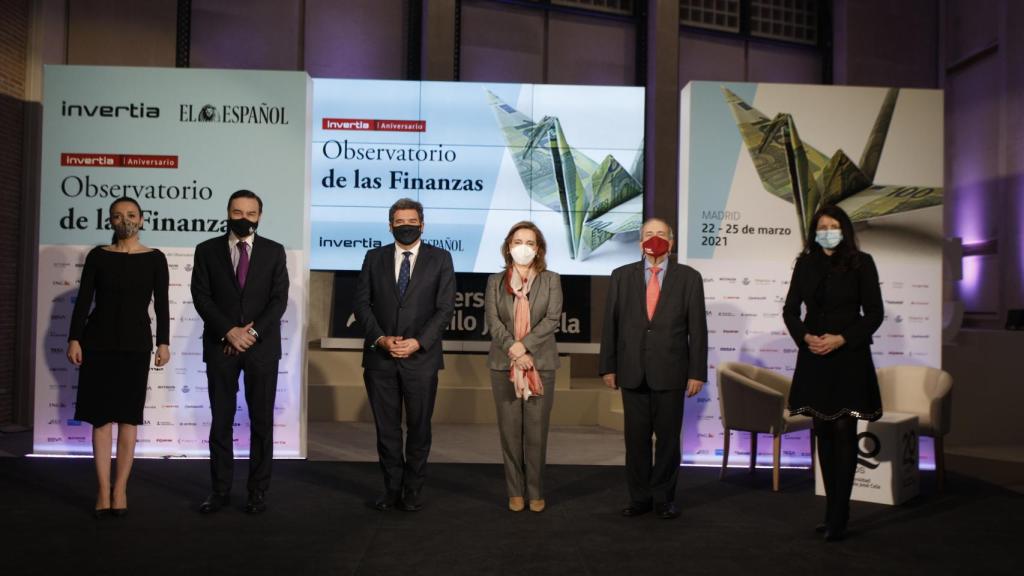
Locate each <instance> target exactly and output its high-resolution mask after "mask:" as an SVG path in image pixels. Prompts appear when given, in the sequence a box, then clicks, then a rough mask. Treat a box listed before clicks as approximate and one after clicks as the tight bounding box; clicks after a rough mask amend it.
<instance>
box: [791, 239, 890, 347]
mask: <svg viewBox="0 0 1024 576" xmlns="http://www.w3.org/2000/svg"><path fill="white" fill-rule="evenodd" d="M859 258H860V264H859V266H857V267H856V268H847V269H845V270H840V269H838V268H836V267H835V266H833V263H832V262H831V259H830V258H829V256H827V255H826V254H825V253H824V252H821V251H815V252H812V253H811V254H805V255H803V256H801V257H800V258H799V259H797V261H796V265H795V266H794V267H793V276H792V279H791V280H790V283H789V292H788V293H787V294H786V304H785V305H784V306H783V308H782V318H783V320H785V322H786V328H788V329H789V334H790V336H792V338H793V341H794V342H796V345H797V346H798V347H800V348H801V349H804V348H807V343H806V342H804V336H805V335H806V334H807V333H811V334H814V335H816V336H820V335H822V334H839V335H841V336H842V337H843V338H844V339H845V340H846V344H845V345H844V346H843V347H844V348H848V349H853V348H861V347H867V346H870V345H871V343H872V341H871V335H872V334H874V333H875V331H876V330H878V327H879V326H881V325H882V320H883V306H882V290H881V288H880V287H879V283H878V269H877V268H876V267H875V261H874V259H872V258H871V256H870V255H869V254H866V253H864V252H861V254H860V256H859ZM801 304H804V305H806V307H807V314H806V316H805V317H804V318H803V319H801V318H800V315H801V308H800V305H801ZM861 309H863V314H861Z"/></svg>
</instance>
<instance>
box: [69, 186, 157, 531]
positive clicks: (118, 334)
mask: <svg viewBox="0 0 1024 576" xmlns="http://www.w3.org/2000/svg"><path fill="white" fill-rule="evenodd" d="M110 224H111V227H113V229H114V238H113V240H112V243H111V244H110V245H109V246H97V247H96V248H93V249H92V251H90V252H89V255H88V256H86V259H85V266H84V267H83V268H82V280H81V283H80V287H79V289H78V300H77V301H76V302H75V309H74V312H73V313H72V315H71V329H70V330H69V336H68V360H70V361H71V363H72V364H74V365H76V366H78V367H79V373H78V398H77V401H76V403H75V419H76V420H82V421H85V422H88V423H90V424H92V426H93V429H92V449H93V458H94V459H95V461H96V478H97V480H98V481H99V492H98V493H97V496H96V508H95V515H96V517H97V518H98V517H101V516H104V515H106V514H108V513H109V514H112V515H114V516H123V515H125V514H126V513H127V512H128V495H127V488H128V474H129V473H130V472H131V468H132V460H133V459H134V456H135V438H136V433H137V428H136V427H137V426H138V425H139V424H142V410H143V407H144V405H145V402H146V381H147V379H148V377H149V363H150V357H151V356H152V355H153V354H152V351H153V333H152V330H151V328H150V319H149V303H150V301H153V303H154V308H155V310H156V343H157V350H156V360H155V363H156V365H157V366H164V365H165V364H167V361H168V360H169V359H170V348H169V346H168V342H169V326H170V318H169V311H168V303H167V287H168V282H169V278H168V272H167V258H166V257H165V256H164V255H163V253H162V252H160V251H159V250H154V249H152V248H147V247H146V246H143V245H142V244H141V243H139V228H140V227H141V226H142V209H141V208H140V207H139V204H138V202H136V201H135V200H132V199H131V198H120V199H118V200H115V201H114V203H113V204H111V205H110ZM94 301H95V304H96V306H95V307H94V308H93V309H92V311H91V312H90V310H89V309H90V307H91V306H92V304H93V302H94ZM115 422H116V423H117V474H116V476H115V478H114V484H113V486H111V482H110V459H111V443H112V438H113V430H112V425H113V423H115Z"/></svg>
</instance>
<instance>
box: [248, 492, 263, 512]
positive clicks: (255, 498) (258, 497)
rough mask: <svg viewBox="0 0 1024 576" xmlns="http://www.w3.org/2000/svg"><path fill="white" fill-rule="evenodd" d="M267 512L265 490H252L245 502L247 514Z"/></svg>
mask: <svg viewBox="0 0 1024 576" xmlns="http://www.w3.org/2000/svg"><path fill="white" fill-rule="evenodd" d="M266 511H267V493H266V492H264V491H263V490H251V491H250V492H249V498H247V499H246V501H245V513H246V514H262V513H264V512H266Z"/></svg>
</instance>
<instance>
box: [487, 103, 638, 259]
mask: <svg viewBox="0 0 1024 576" xmlns="http://www.w3.org/2000/svg"><path fill="white" fill-rule="evenodd" d="M487 99H488V101H489V102H490V105H491V109H492V110H493V111H494V116H495V118H496V119H497V121H498V126H499V127H500V128H501V131H502V134H503V135H504V137H505V144H506V145H507V148H508V151H509V153H510V154H511V155H512V160H513V161H514V162H515V166H516V170H517V171H518V172H519V177H520V179H521V180H522V181H523V186H524V187H525V188H526V190H527V193H528V194H529V195H530V197H531V198H532V199H534V200H536V201H537V202H540V203H541V204H543V205H545V206H547V207H548V208H550V209H552V210H554V211H556V212H559V213H560V214H561V215H562V223H563V224H564V227H565V234H566V240H567V241H568V244H569V248H570V253H571V255H572V258H573V259H574V260H585V259H586V258H587V257H588V256H590V254H591V253H592V252H593V251H594V250H596V249H597V248H598V247H599V246H601V245H602V244H604V243H605V242H607V241H608V240H610V239H611V238H613V237H614V236H616V235H620V234H621V235H625V234H630V233H637V232H638V231H639V230H640V225H641V223H642V222H641V220H642V214H643V201H644V199H643V196H644V188H643V153H642V152H641V153H640V154H637V157H636V159H635V160H634V162H633V166H632V169H631V170H629V171H627V170H626V169H625V168H623V167H622V165H621V164H619V162H618V161H617V160H616V159H615V158H614V157H612V156H611V155H610V154H609V155H607V156H605V157H604V159H603V160H602V161H601V163H600V164H598V163H597V162H594V161H593V160H591V159H590V158H589V157H587V155H586V154H583V153H582V152H580V151H579V150H576V149H574V148H572V147H571V146H569V143H568V142H567V141H566V138H565V132H563V131H562V124H561V122H559V120H558V118H556V117H554V116H544V117H543V118H541V119H540V120H539V121H537V122H534V121H533V120H531V119H530V118H529V117H528V116H526V115H525V114H523V113H521V112H519V111H518V110H516V109H515V108H513V107H512V106H509V105H508V104H506V103H505V102H503V101H502V100H501V99H500V98H498V97H497V96H495V95H494V93H493V92H491V91H489V90H488V91H487Z"/></svg>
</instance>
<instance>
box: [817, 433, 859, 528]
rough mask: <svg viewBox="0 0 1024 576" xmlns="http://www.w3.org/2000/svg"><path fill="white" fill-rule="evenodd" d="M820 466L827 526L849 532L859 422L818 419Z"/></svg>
mask: <svg viewBox="0 0 1024 576" xmlns="http://www.w3.org/2000/svg"><path fill="white" fill-rule="evenodd" d="M814 434H815V436H816V437H817V440H818V463H819V465H820V466H821V477H822V480H823V481H824V483H825V524H827V525H828V526H829V527H830V528H835V529H840V530H841V529H845V528H846V522H847V521H848V520H849V518H850V493H851V492H852V491H853V477H854V475H855V474H856V472H857V419H856V418H853V417H852V416H841V417H839V418H837V419H835V420H822V419H820V418H815V419H814Z"/></svg>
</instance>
